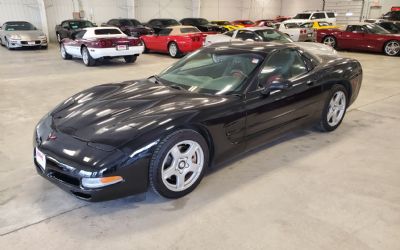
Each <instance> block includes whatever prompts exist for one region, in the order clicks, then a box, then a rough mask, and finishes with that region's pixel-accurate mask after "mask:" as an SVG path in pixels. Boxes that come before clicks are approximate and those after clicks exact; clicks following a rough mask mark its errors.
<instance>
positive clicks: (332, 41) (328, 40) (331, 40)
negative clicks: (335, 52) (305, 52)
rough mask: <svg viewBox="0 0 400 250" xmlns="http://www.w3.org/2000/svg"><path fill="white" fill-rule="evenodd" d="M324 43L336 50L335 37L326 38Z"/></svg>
mask: <svg viewBox="0 0 400 250" xmlns="http://www.w3.org/2000/svg"><path fill="white" fill-rule="evenodd" d="M322 43H323V44H325V45H328V46H331V47H332V48H336V45H337V44H336V38H335V37H333V36H326V37H325V38H324V40H322Z"/></svg>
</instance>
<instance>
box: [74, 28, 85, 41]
mask: <svg viewBox="0 0 400 250" xmlns="http://www.w3.org/2000/svg"><path fill="white" fill-rule="evenodd" d="M85 33H86V30H81V31H78V32H77V33H75V39H82V37H83V36H84V35H85Z"/></svg>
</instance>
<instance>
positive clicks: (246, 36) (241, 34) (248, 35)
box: [236, 30, 256, 41]
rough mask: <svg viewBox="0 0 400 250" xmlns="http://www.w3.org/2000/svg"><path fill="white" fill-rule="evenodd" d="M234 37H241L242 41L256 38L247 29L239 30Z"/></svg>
mask: <svg viewBox="0 0 400 250" xmlns="http://www.w3.org/2000/svg"><path fill="white" fill-rule="evenodd" d="M236 38H238V39H242V40H243V41H245V40H247V39H251V40H256V36H255V34H254V33H253V32H251V31H248V30H239V31H238V33H237V35H236Z"/></svg>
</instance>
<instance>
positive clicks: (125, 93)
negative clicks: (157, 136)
mask: <svg viewBox="0 0 400 250" xmlns="http://www.w3.org/2000/svg"><path fill="white" fill-rule="evenodd" d="M223 99H225V98H223V97H220V96H211V95H202V94H196V93H191V92H188V91H185V90H176V89H173V88H171V87H167V86H164V85H160V84H155V83H153V82H152V81H150V80H142V81H135V82H125V83H120V84H108V85H100V86H97V87H94V88H91V89H88V90H86V91H83V92H81V93H79V94H77V95H75V96H73V97H71V98H69V99H67V100H66V101H65V102H63V103H62V104H61V105H60V106H58V107H57V108H56V109H55V110H54V111H53V112H52V113H51V115H52V117H53V127H54V128H55V129H56V130H57V131H59V132H62V133H64V134H69V135H71V136H73V137H75V138H79V139H80V140H83V141H88V142H95V143H101V144H105V145H110V146H115V147H117V146H120V145H123V144H125V143H127V142H130V141H132V140H133V139H134V138H135V137H137V136H139V135H140V134H142V133H146V132H148V131H149V130H152V129H160V128H161V127H162V126H167V127H169V126H173V125H174V122H175V120H176V119H178V118H182V116H184V115H187V114H191V113H193V112H196V111H198V110H199V109H201V108H205V107H212V106H213V105H217V104H219V103H221V102H223Z"/></svg>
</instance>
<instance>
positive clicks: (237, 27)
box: [211, 21, 244, 31]
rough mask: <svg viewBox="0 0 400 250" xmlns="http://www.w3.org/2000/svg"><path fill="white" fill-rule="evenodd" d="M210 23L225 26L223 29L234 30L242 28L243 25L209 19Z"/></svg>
mask: <svg viewBox="0 0 400 250" xmlns="http://www.w3.org/2000/svg"><path fill="white" fill-rule="evenodd" d="M211 23H212V24H215V25H218V26H220V27H222V28H225V31H231V30H236V29H240V28H244V26H243V25H233V24H231V23H230V22H228V21H211Z"/></svg>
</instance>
